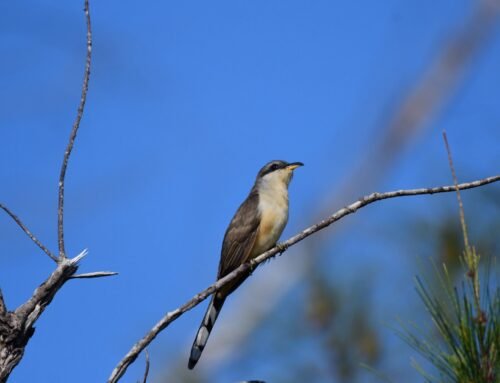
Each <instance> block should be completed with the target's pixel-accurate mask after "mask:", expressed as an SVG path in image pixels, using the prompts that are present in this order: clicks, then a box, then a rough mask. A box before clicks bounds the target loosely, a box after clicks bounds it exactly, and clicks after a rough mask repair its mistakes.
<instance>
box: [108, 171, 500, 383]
mask: <svg viewBox="0 0 500 383" xmlns="http://www.w3.org/2000/svg"><path fill="white" fill-rule="evenodd" d="M497 181H500V175H497V176H493V177H488V178H485V179H482V180H477V181H473V182H467V183H462V184H459V185H457V186H455V185H451V186H440V187H434V188H421V189H411V190H396V191H391V192H386V193H372V194H370V195H367V196H365V197H363V198H360V199H359V200H357V201H356V202H354V203H352V204H350V205H348V206H346V207H344V208H342V209H340V210H338V211H337V212H335V213H334V214H332V215H331V216H329V217H328V218H326V219H324V220H322V221H320V222H318V223H316V224H314V225H312V226H310V227H308V228H307V229H304V230H303V231H301V232H300V233H298V234H296V235H294V236H293V237H291V238H289V239H288V240H286V241H285V242H282V243H280V244H278V245H276V246H275V247H273V248H272V249H270V250H268V251H266V252H265V253H263V254H261V255H259V256H258V257H256V258H254V259H252V260H251V261H250V262H248V263H245V264H243V265H241V266H240V267H238V268H237V269H235V270H234V271H233V272H231V273H229V274H228V275H226V276H225V277H224V278H221V279H219V280H218V281H217V282H215V283H214V284H212V285H211V286H209V287H207V288H206V289H205V290H203V291H201V292H200V293H198V294H196V295H195V296H194V297H193V298H192V299H190V300H189V301H187V302H186V303H184V304H183V305H182V306H180V307H179V308H177V309H175V310H173V311H170V312H168V313H166V314H165V315H164V316H163V318H161V319H160V320H159V321H158V322H157V323H156V324H155V325H154V326H153V328H152V329H151V330H150V331H149V332H148V333H147V334H146V335H145V336H144V337H143V338H142V339H141V340H139V341H138V342H137V343H136V344H134V346H133V347H132V348H131V349H130V351H129V352H128V353H127V354H126V355H125V357H124V358H123V359H122V360H121V361H120V362H119V363H118V364H117V366H116V367H115V369H114V370H113V372H112V373H111V376H110V377H109V379H108V383H116V382H117V381H118V380H119V379H120V378H121V377H122V376H123V374H125V371H127V368H128V366H130V365H131V364H132V363H133V362H134V361H135V360H136V358H137V356H138V355H139V354H140V353H141V351H142V350H144V348H145V347H147V346H148V345H149V344H150V343H151V342H152V341H153V339H155V338H156V336H157V335H158V334H159V333H160V332H161V331H163V330H164V329H165V328H166V327H167V326H168V325H169V324H170V323H172V322H173V321H174V320H176V319H177V318H179V317H180V316H181V315H182V314H184V313H185V312H186V311H189V310H191V309H192V308H193V307H195V306H197V305H198V304H199V303H201V302H203V301H204V300H205V299H206V298H207V297H209V296H210V295H211V294H213V293H214V292H215V291H216V290H218V289H220V288H221V287H223V286H224V285H226V284H227V283H229V282H230V281H232V280H233V279H235V278H236V277H238V276H239V275H241V274H243V273H245V272H247V271H249V270H253V269H255V267H256V266H258V265H260V264H261V263H262V262H265V261H267V260H268V259H270V258H273V257H274V256H276V254H278V253H283V252H285V251H286V249H288V248H289V247H290V246H292V245H295V244H296V243H298V242H300V241H302V240H303V239H305V238H307V237H309V236H310V235H312V234H314V233H316V232H318V231H320V230H322V229H324V228H326V227H328V226H330V225H331V224H332V223H334V222H336V221H338V220H340V219H342V218H344V217H345V216H347V215H350V214H353V213H355V212H356V211H357V210H358V209H360V208H362V207H364V206H366V205H369V204H371V203H374V202H376V201H381V200H384V199H389V198H396V197H406V196H415V195H422V194H436V193H448V192H455V191H456V190H457V188H458V189H459V190H465V189H471V188H476V187H479V186H483V185H487V184H490V183H494V182H497Z"/></svg>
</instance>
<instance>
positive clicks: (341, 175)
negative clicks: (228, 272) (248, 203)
mask: <svg viewBox="0 0 500 383" xmlns="http://www.w3.org/2000/svg"><path fill="white" fill-rule="evenodd" d="M472 6H473V2H471V1H464V0H446V1H441V2H437V3H436V2H435V1H430V0H419V1H413V0H411V1H407V2H404V4H403V2H400V1H396V0H390V1H385V2H383V3H380V2H369V1H364V2H340V1H333V2H332V1H315V2H311V1H287V2H283V1H218V2H210V3H209V2H202V1H184V2H171V1H169V2H161V1H156V2H142V3H138V2H128V1H125V2H124V1H121V2H118V1H105V2H102V1H101V2H91V11H92V18H93V32H94V50H93V67H92V74H91V81H90V87H89V94H88V98H87V106H86V111H85V115H84V118H83V120H82V124H81V129H80V132H79V135H78V138H77V142H76V147H75V150H74V152H73V156H72V158H71V161H70V164H69V170H68V174H67V183H66V221H65V224H66V226H65V229H66V234H65V236H66V247H67V250H68V252H69V254H70V255H76V254H77V253H78V252H80V251H81V250H82V249H84V248H88V249H89V251H90V254H89V256H88V257H87V258H86V259H85V261H84V262H83V264H82V266H81V271H97V270H114V271H118V272H119V273H120V275H119V276H118V277H114V278H109V279H101V280H88V281H87V280H85V281H71V282H69V283H68V285H67V286H65V287H64V288H63V289H62V290H61V291H60V293H59V294H58V295H57V297H56V299H55V300H54V302H53V303H52V304H51V306H50V307H49V309H48V310H47V311H46V313H45V314H44V315H43V317H42V318H41V319H40V321H39V322H38V325H37V330H36V334H35V336H34V337H33V339H32V340H31V342H30V344H29V346H28V348H27V352H26V355H25V357H24V359H23V361H22V362H21V364H20V365H19V367H18V368H17V369H16V370H15V372H14V374H13V375H12V381H14V382H20V383H24V382H33V381H34V379H36V381H39V382H49V381H50V382H67V381H72V382H75V383H78V382H97V381H104V379H105V378H106V377H107V376H109V374H110V372H111V370H112V369H113V367H114V366H115V364H116V363H117V361H118V360H119V359H120V358H121V357H122V356H123V355H124V354H125V352H126V351H128V349H129V348H130V347H131V346H132V344H133V343H134V342H135V341H136V340H137V339H138V338H139V337H141V336H142V335H143V334H144V333H145V332H146V330H147V329H149V328H150V327H151V326H152V325H153V324H154V323H155V322H156V321H157V320H158V319H159V318H160V317H161V316H162V315H163V314H164V313H165V312H166V311H168V310H170V309H173V308H175V307H176V306H178V305H180V304H181V303H183V302H184V301H185V300H187V299H188V298H190V297H191V296H192V295H194V294H195V293H196V292H197V291H199V290H201V289H203V288H205V287H206V286H207V285H208V284H209V283H211V282H212V281H213V279H214V277H215V274H216V270H217V263H218V256H219V251H220V243H221V240H222V236H223V233H224V230H225V228H226V226H227V223H228V222H229V220H230V218H231V216H232V214H233V213H234V211H235V209H236V208H237V206H238V204H239V203H240V202H241V201H242V200H243V199H244V198H245V196H246V193H247V192H248V190H249V189H250V187H251V185H252V182H253V179H254V177H255V174H256V172H257V171H258V169H259V168H260V167H261V166H262V165H263V164H264V163H266V162H267V161H268V160H271V159H285V160H288V161H302V162H304V163H305V164H306V166H305V167H304V168H301V169H298V171H297V172H296V177H295V178H294V181H293V184H292V185H291V191H290V193H291V194H290V203H291V214H290V220H289V225H288V228H287V229H286V230H285V233H284V236H285V237H286V236H289V235H291V234H294V233H295V232H297V231H298V230H299V229H301V228H303V227H305V226H306V225H309V224H311V223H313V222H312V218H311V211H312V210H314V209H316V208H317V204H318V201H320V200H322V199H324V198H325V196H326V195H328V194H329V193H331V192H332V189H333V190H335V189H336V188H340V186H341V185H342V181H343V180H344V179H346V178H347V175H348V174H349V172H350V171H351V169H352V167H353V165H354V164H355V163H357V161H358V160H359V158H360V157H362V156H363V155H364V153H365V152H366V151H367V150H369V148H370V147H371V145H372V143H373V141H374V140H375V139H376V137H377V136H378V132H379V130H380V129H381V125H382V123H381V122H383V121H384V119H385V118H387V116H388V115H390V114H391V112H392V110H393V108H394V107H395V105H397V104H398V101H399V100H400V98H401V97H402V95H404V94H405V92H407V90H408V88H409V87H411V86H412V85H413V84H414V83H415V82H416V81H417V80H418V78H419V77H420V76H421V73H422V71H424V70H425V68H426V67H427V66H428V65H429V62H431V61H432V59H433V58H434V57H435V56H436V55H437V53H438V52H439V51H440V49H441V48H442V47H443V44H444V43H446V41H447V39H448V38H449V37H450V36H451V35H452V34H453V33H454V32H456V31H457V30H459V28H460V27H461V26H462V24H463V22H464V20H465V19H466V18H467V15H468V14H469V13H470V11H471V8H472ZM82 8H83V5H82V4H80V2H62V1H59V2H58V1H43V2H42V1H32V2H10V3H9V2H3V3H2V5H0V49H1V51H2V52H3V54H2V60H0V72H1V73H2V75H1V76H0V104H1V105H2V107H1V108H0V141H1V142H2V151H1V152H0V163H1V164H2V166H1V167H0V177H1V181H0V182H1V183H0V184H1V189H0V201H1V202H2V203H5V204H6V205H7V206H9V207H10V208H11V209H12V210H13V211H14V212H15V213H16V214H18V215H19V216H20V217H21V218H22V219H23V220H24V222H25V223H26V224H27V225H28V226H29V227H30V228H31V229H32V231H33V232H34V233H35V234H36V235H37V236H38V237H39V238H40V240H41V241H42V242H44V243H45V244H46V245H47V246H48V247H49V248H51V249H52V250H53V251H55V249H56V248H57V243H56V240H57V235H56V220H57V218H56V206H57V179H58V174H59V168H60V162H61V159H62V156H63V152H64V148H65V145H66V142H67V138H68V134H69V131H70V129H71V126H72V123H73V120H74V116H75V113H76V108H77V105H78V102H79V97H80V87H81V80H82V75H83V65H84V54H85V24H84V17H83V16H84V15H83V12H82ZM498 68H500V28H499V27H498V25H497V26H495V28H494V29H493V31H492V32H491V33H490V36H489V38H488V39H487V40H485V42H484V44H483V45H482V47H481V49H480V50H479V51H478V53H477V54H476V55H475V56H474V58H473V59H472V60H471V61H470V62H469V64H468V65H467V66H466V69H465V71H464V74H463V76H462V77H461V78H460V80H459V81H458V82H457V86H456V87H455V88H454V92H453V94H452V95H451V97H450V98H449V99H447V101H446V102H445V103H444V106H443V108H442V109H439V110H438V113H437V114H436V115H435V116H434V117H433V118H432V119H431V120H430V121H428V122H427V123H426V126H425V129H423V130H422V133H421V134H420V135H419V136H418V137H417V138H416V139H414V140H413V142H412V143H411V144H410V145H409V146H408V147H407V148H406V149H405V151H404V152H403V153H402V154H401V155H397V156H396V157H395V158H394V163H393V164H392V165H391V170H390V171H389V172H388V174H387V175H386V176H385V177H384V178H383V180H381V181H380V183H379V184H378V186H377V188H378V190H380V191H382V190H392V189H399V188H405V187H422V186H433V185H439V184H444V183H448V182H449V180H450V177H449V173H448V169H447V163H446V156H445V152H444V149H443V144H442V139H441V131H442V129H446V130H447V131H448V134H449V138H450V142H451V145H452V149H453V152H454V154H455V162H456V166H457V168H458V169H459V176H461V177H462V178H463V179H472V178H480V177H483V176H488V175H493V174H496V173H498V170H499V169H500V166H499V165H500V151H499V150H498V147H499V144H500V108H499V105H498V104H499V101H500V71H498ZM492 188H496V189H492V190H496V191H497V192H498V187H496V186H493V187H492ZM372 191H373V190H372V189H371V188H370V189H366V190H364V189H363V188H360V189H359V190H357V191H356V194H355V195H353V196H352V198H350V199H349V200H346V201H341V202H339V203H342V204H345V203H347V202H350V201H352V200H354V199H356V198H358V197H359V196H361V195H362V194H365V193H369V192H372ZM470 193H474V192H470ZM429 198H431V197H429ZM432 198H433V197H432ZM450 199H451V197H450V198H448V200H450ZM444 200H445V199H444V197H443V198H441V199H439V201H441V202H436V204H435V205H432V204H434V202H430V200H429V199H425V200H423V199H418V200H416V201H412V200H405V201H402V202H397V203H395V204H394V205H389V203H387V205H385V208H380V209H379V208H373V211H371V212H370V214H368V213H367V216H366V217H367V218H366V219H367V220H368V221H363V220H361V222H360V220H358V221H353V224H351V225H350V229H349V230H352V226H353V225H354V226H355V225H356V224H359V225H370V223H369V222H385V220H391V214H397V213H398V212H401V210H399V209H402V210H403V211H404V213H405V214H410V215H411V214H426V213H425V211H426V209H429V211H432V209H439V203H442V201H444ZM427 202H429V204H427ZM452 202H453V201H452ZM403 204H404V205H403ZM390 206H392V207H393V208H394V210H392V208H390ZM401 206H403V207H401ZM432 206H434V207H432ZM452 206H453V205H452ZM389 211H390V212H389ZM325 214H326V212H325ZM359 214H364V213H359ZM370 219H371V220H372V221H369V220H370ZM356 222H357V223H356ZM378 230H382V229H380V228H379V229H378ZM369 239H370V237H369V236H368V237H367V239H366V241H369ZM311 241H314V239H311ZM345 241H346V242H348V241H349V239H348V238H347V239H345ZM346 246H347V247H346V249H353V248H355V247H356V245H353V244H352V243H351V244H350V245H346ZM357 246H358V247H359V241H358V245H357ZM373 246H374V248H376V245H375V244H374V245H373ZM392 251H393V252H389V253H388V252H383V251H381V252H380V255H377V256H376V257H380V259H382V260H381V261H380V262H384V261H383V257H386V259H387V260H386V262H387V265H388V267H394V268H397V267H404V266H402V265H401V264H399V263H397V262H396V263H393V262H391V261H390V257H391V254H394V253H395V252H397V249H393V250H392ZM338 259H340V260H341V261H340V263H341V264H342V269H343V270H346V272H347V273H349V274H355V273H356V269H357V266H358V265H359V264H362V263H364V262H366V259H364V258H363V259H356V258H355V257H346V256H343V255H342V254H340V255H339V258H338ZM338 259H337V260H333V261H332V262H333V263H335V262H337V263H338V262H339V260H338ZM377 259H378V258H377ZM279 262H286V260H284V257H282V258H281V259H280V261H279ZM275 263H277V264H278V262H275ZM391 265H392V266H391ZM277 267H278V268H279V264H278V266H277ZM52 269H53V264H52V263H51V261H50V260H49V259H48V258H47V257H46V256H45V255H44V254H43V253H41V252H40V251H38V249H37V248H36V247H35V246H34V245H33V244H32V243H30V241H29V240H27V239H26V238H25V236H24V234H23V233H22V232H21V231H20V230H19V229H18V228H17V227H16V226H15V225H14V224H13V223H12V222H11V221H10V220H9V219H8V217H6V216H3V217H1V218H0V287H1V288H2V290H3V292H4V295H5V297H6V300H7V304H8V306H9V308H14V307H16V306H17V305H19V304H20V303H21V302H23V301H24V300H26V299H27V297H28V296H29V295H30V294H31V292H32V291H33V290H34V288H35V287H36V286H38V285H39V284H40V283H41V282H42V281H43V280H44V278H46V276H47V275H48V273H50V271H51V270H52ZM407 273H408V275H409V276H410V277H409V278H408V280H407V281H406V283H407V284H408V286H411V285H410V283H411V271H410V270H408V271H407ZM403 275H406V274H403ZM408 290H410V289H408ZM382 291H384V289H383V288H381V290H380V292H379V293H378V294H379V295H380V296H381V297H382V298H381V299H383V297H386V295H384V293H383V292H382ZM202 310H203V309H201V308H200V309H197V310H194V311H193V312H190V313H188V314H186V315H185V316H184V317H182V318H181V319H179V320H178V321H177V322H176V323H175V324H174V325H172V327H171V328H170V329H169V330H167V332H166V333H165V334H163V335H162V336H160V337H159V338H158V340H157V341H156V343H155V344H154V346H152V347H151V353H152V363H153V364H152V372H153V376H154V374H155V373H156V374H158V372H159V371H161V369H162V360H163V358H166V356H165V355H166V353H172V352H173V351H172V350H174V351H175V350H180V351H178V352H179V354H185V357H186V358H187V355H188V346H187V343H189V341H190V338H191V337H192V336H193V334H194V331H195V328H196V327H197V325H198V321H199V320H200V319H201V315H202ZM186 360H187V359H186ZM141 373H142V364H141V363H138V364H137V366H134V368H131V369H130V372H129V373H128V374H127V376H126V377H125V378H124V380H123V381H124V382H135V381H136V380H137V378H138V376H140V374H141ZM220 376H224V374H223V372H221V375H220ZM262 378H265V377H262ZM217 379H220V380H217ZM235 379H237V377H235ZM214 381H225V380H222V378H219V377H215V378H214Z"/></svg>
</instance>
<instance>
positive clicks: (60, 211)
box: [57, 0, 92, 258]
mask: <svg viewBox="0 0 500 383" xmlns="http://www.w3.org/2000/svg"><path fill="white" fill-rule="evenodd" d="M84 11H85V18H86V21H87V59H86V61H85V72H84V76H83V85H82V96H81V98H80V105H79V106H78V112H77V114H76V119H75V122H74V124H73V129H72V130H71V134H70V136H69V142H68V146H66V151H65V152H64V158H63V162H62V165H61V173H60V174H59V199H58V207H57V238H58V244H59V257H60V258H65V257H66V250H65V249H64V224H63V220H64V179H65V177H66V168H67V167H68V160H69V156H70V155H71V151H72V150H73V145H74V143H75V139H76V133H77V132H78V128H79V127H80V121H81V119H82V116H83V110H84V108H85V101H86V100H87V91H88V88H89V78H90V64H91V58H92V28H91V24H90V12H89V2H88V0H85V7H84Z"/></svg>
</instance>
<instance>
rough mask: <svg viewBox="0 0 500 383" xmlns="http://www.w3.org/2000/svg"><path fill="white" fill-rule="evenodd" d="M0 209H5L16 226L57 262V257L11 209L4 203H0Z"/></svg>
mask: <svg viewBox="0 0 500 383" xmlns="http://www.w3.org/2000/svg"><path fill="white" fill-rule="evenodd" d="M0 209H2V210H3V211H5V212H6V213H7V214H8V215H9V216H10V217H11V218H12V219H13V220H14V221H15V222H16V223H17V224H18V226H19V227H20V228H21V229H22V230H23V231H24V233H25V234H26V235H27V236H28V237H30V239H31V240H32V241H33V242H35V244H36V245H37V246H38V247H39V248H40V249H42V250H43V251H44V253H45V254H47V255H48V256H49V257H50V258H52V260H53V261H55V262H57V257H56V256H55V255H54V254H52V252H51V251H50V250H49V249H47V248H46V247H45V246H44V245H43V244H42V243H41V242H40V241H39V240H38V239H37V238H36V237H35V235H34V234H33V233H32V232H31V231H30V230H29V229H28V228H27V227H26V225H25V224H24V223H23V222H22V221H21V220H20V219H19V217H18V216H17V215H15V214H14V213H13V212H12V211H10V210H9V208H8V207H7V206H5V205H2V204H0Z"/></svg>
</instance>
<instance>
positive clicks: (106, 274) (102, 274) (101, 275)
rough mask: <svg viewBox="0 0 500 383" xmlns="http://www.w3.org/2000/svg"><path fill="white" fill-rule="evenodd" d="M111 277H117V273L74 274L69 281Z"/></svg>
mask: <svg viewBox="0 0 500 383" xmlns="http://www.w3.org/2000/svg"><path fill="white" fill-rule="evenodd" d="M113 275H118V273H117V272H116V271H95V272H93V273H83V274H75V275H73V276H71V279H85V278H102V277H111V276H113Z"/></svg>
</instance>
